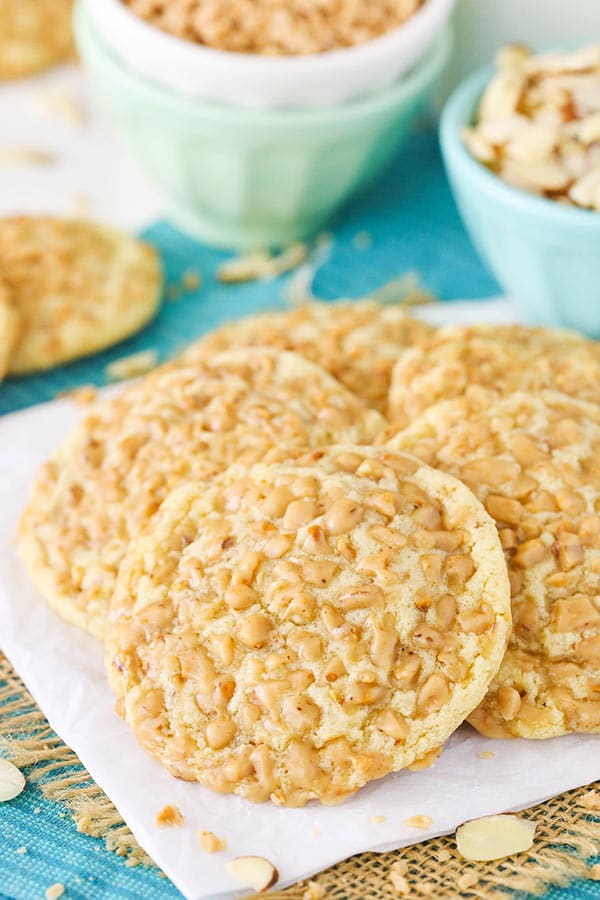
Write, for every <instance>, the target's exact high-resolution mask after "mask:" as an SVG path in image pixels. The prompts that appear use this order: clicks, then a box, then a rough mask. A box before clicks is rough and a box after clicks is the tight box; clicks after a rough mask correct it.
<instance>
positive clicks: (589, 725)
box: [388, 391, 600, 738]
mask: <svg viewBox="0 0 600 900" xmlns="http://www.w3.org/2000/svg"><path fill="white" fill-rule="evenodd" d="M388 446H390V447H392V448H393V449H394V450H403V451H405V452H410V453H415V454H416V455H418V456H419V457H420V458H422V459H423V460H424V461H425V462H427V463H429V464H431V465H434V466H439V467H440V469H443V470H444V471H447V472H450V473H451V474H452V475H455V476H456V477H458V478H460V479H461V480H462V481H464V483H465V484H466V485H467V486H468V487H469V488H471V490H472V491H473V492H474V493H475V495H476V496H477V497H478V498H479V500H481V501H482V503H483V504H484V506H485V508H486V509H487V511H488V512H489V513H490V515H491V516H492V517H493V518H494V519H495V521H496V523H497V526H498V530H499V534H500V540H501V542H502V546H503V547H504V551H505V556H506V561H507V564H508V568H509V574H510V581H511V588H512V615H513V635H512V638H511V642H510V645H509V649H508V651H507V654H506V657H505V660H504V662H503V664H502V667H501V669H500V671H499V673H498V675H497V677H496V678H495V679H494V681H493V683H492V685H491V687H490V691H489V693H488V695H487V697H486V698H485V700H484V701H483V703H482V704H481V706H480V707H479V708H478V709H477V710H476V711H475V712H474V713H473V714H472V716H471V717H470V719H469V721H470V722H471V723H472V724H473V725H474V726H475V728H477V730H478V731H480V732H481V733H482V734H484V735H486V736H488V737H526V738H549V737H555V736H557V735H561V734H566V733H568V732H594V731H600V514H599V511H600V462H599V460H600V408H599V407H597V406H596V405H595V404H590V403H585V402H582V401H578V400H574V399H572V398H570V397H568V396H566V395H564V394H560V393H557V392H553V391H545V392H542V393H540V394H539V395H535V396H532V395H528V394H525V393H516V394H513V395H510V396H507V397H505V398H497V397H494V396H493V395H490V394H485V393H483V392H475V393H474V395H472V396H466V397H462V398H460V399H458V400H450V401H447V402H445V403H440V404H439V405H438V406H434V407H432V408H431V409H429V410H428V411H427V412H426V413H425V414H424V415H423V416H422V417H421V418H420V419H418V420H417V421H416V422H414V423H413V424H412V425H411V426H410V427H409V428H407V429H406V430H405V431H403V432H400V433H399V434H397V435H396V437H395V438H394V439H393V440H392V442H391V443H390V444H389V445H388Z"/></svg>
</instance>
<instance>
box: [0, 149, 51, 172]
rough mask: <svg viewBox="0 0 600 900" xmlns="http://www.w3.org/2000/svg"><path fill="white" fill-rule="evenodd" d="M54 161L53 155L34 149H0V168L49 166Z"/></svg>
mask: <svg viewBox="0 0 600 900" xmlns="http://www.w3.org/2000/svg"><path fill="white" fill-rule="evenodd" d="M56 160H57V156H56V154H55V153H50V152H49V151H48V150H39V149H37V148H36V147H0V167H3V166H4V167H6V168H8V167H10V166H49V165H51V164H52V163H54V162H56Z"/></svg>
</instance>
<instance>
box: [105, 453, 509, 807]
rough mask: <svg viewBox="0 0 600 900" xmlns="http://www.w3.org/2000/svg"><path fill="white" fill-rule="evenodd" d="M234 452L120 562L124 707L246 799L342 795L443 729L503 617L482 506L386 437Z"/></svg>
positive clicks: (491, 652) (187, 773)
mask: <svg viewBox="0 0 600 900" xmlns="http://www.w3.org/2000/svg"><path fill="white" fill-rule="evenodd" d="M314 460H315V462H314V464H313V465H310V466H306V465H302V464H301V463H299V462H288V463H272V464H270V465H264V464H259V465H256V466H254V467H251V468H245V467H240V466H232V467H231V468H230V469H229V470H228V471H226V472H225V473H224V474H223V475H221V476H220V477H219V478H217V479H216V480H215V481H214V482H213V483H212V484H211V485H210V486H206V485H202V484H200V485H197V484H191V485H186V486H183V487H181V488H180V489H178V490H176V491H174V492H173V493H171V494H170V496H169V497H168V498H167V500H166V501H165V503H164V504H163V506H162V507H161V509H160V511H159V512H158V514H157V516H156V518H155V520H154V523H153V527H152V530H151V532H148V533H147V534H146V535H144V536H142V537H140V538H138V539H137V540H133V541H132V542H131V544H130V547H129V550H128V552H127V555H126V557H125V559H124V561H123V564H122V566H121V569H120V572H119V578H118V582H117V588H116V591H115V594H114V597H113V600H112V603H111V609H110V615H109V625H108V633H107V642H106V653H107V664H108V671H109V677H110V680H111V684H112V686H113V688H114V689H115V691H116V693H117V695H118V697H119V701H118V708H119V709H120V711H121V712H122V714H123V715H124V716H125V718H126V720H127V721H128V722H129V724H130V725H131V726H132V727H133V728H134V730H135V732H136V735H137V737H138V739H139V740H140V742H141V743H142V745H143V746H144V747H145V748H146V749H147V750H148V751H149V752H150V753H151V754H152V755H154V756H156V757H157V758H158V759H159V760H161V761H162V762H163V763H164V764H165V765H166V766H167V767H168V768H169V769H170V770H171V771H172V772H173V773H174V774H176V775H178V776H180V777H183V778H186V779H190V780H200V781H202V782H203V783H204V784H206V785H207V786H208V787H211V788H212V789H214V790H217V791H219V792H222V793H228V792H234V793H238V794H241V795H242V796H244V797H246V798H247V799H249V800H253V801H257V802H262V801H265V800H268V799H271V800H272V801H273V802H275V803H278V804H281V805H287V806H302V805H304V804H305V803H306V802H307V801H308V800H310V799H313V798H314V799H318V800H320V801H321V802H323V803H337V802H339V801H340V800H342V799H344V798H345V797H346V796H348V795H349V794H351V793H353V792H354V791H356V790H358V789H359V788H360V787H361V786H363V785H364V784H366V783H367V782H368V781H370V780H372V779H374V778H380V777H381V776H383V775H385V774H387V773H388V772H391V771H397V770H399V769H401V768H403V767H405V766H406V765H409V764H411V763H412V762H414V761H415V760H417V759H420V758H422V757H423V756H426V755H427V754H428V753H430V752H431V751H432V750H434V749H436V748H438V747H439V746H440V745H441V744H442V743H443V742H444V741H445V740H446V739H447V738H448V737H449V736H450V734H451V733H452V732H453V731H454V730H455V729H456V728H457V727H458V725H459V724H460V723H461V722H462V721H463V719H464V718H465V716H466V715H468V713H469V712H470V711H471V710H472V709H473V707H474V706H476V704H477V703H478V702H479V700H480V699H481V698H482V697H483V695H484V693H485V691H486V690H487V685H488V684H489V681H490V679H491V677H492V676H493V674H494V673H495V672H496V670H497V668H498V666H499V664H500V661H501V659H502V656H503V654H504V650H505V647H506V641H507V639H508V634H509V630H510V603H509V590H508V580H507V576H506V569H505V566H504V561H503V558H502V551H501V548H500V543H499V540H498V536H497V534H496V530H495V528H494V526H493V522H492V521H491V519H490V518H489V516H488V514H487V513H486V512H485V511H484V509H483V507H482V506H481V505H480V504H479V502H478V501H477V500H476V499H475V498H474V497H473V495H472V494H471V492H470V491H469V490H468V489H467V488H465V487H464V485H462V484H460V483H459V482H458V481H456V480H455V479H453V478H451V477H450V476H448V475H445V474H443V473H441V472H436V471H435V470H433V469H430V468H429V467H427V466H424V465H422V464H420V463H419V462H418V461H417V460H415V459H414V458H412V457H407V456H404V455H402V454H395V453H391V452H389V451H388V450H385V449H384V448H380V449H379V450H377V449H371V448H363V447H360V446H346V447H340V448H336V447H334V448H330V449H326V450H323V451H315V453H314Z"/></svg>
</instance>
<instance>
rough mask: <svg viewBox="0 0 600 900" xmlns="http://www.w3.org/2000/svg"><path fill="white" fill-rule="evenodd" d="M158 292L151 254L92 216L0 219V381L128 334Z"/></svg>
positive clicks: (149, 311) (152, 308) (151, 309)
mask: <svg viewBox="0 0 600 900" xmlns="http://www.w3.org/2000/svg"><path fill="white" fill-rule="evenodd" d="M0 9H1V0H0ZM161 293H162V274H161V267H160V263H159V260H158V255H157V253H156V251H155V250H154V249H153V248H152V247H151V246H150V245H148V244H146V243H144V242H143V241H139V240H137V239H135V238H132V237H130V236H129V235H126V234H123V233H121V232H119V231H115V230H113V229H112V228H106V227H104V226H101V225H94V224H92V223H91V222H79V221H66V220H60V219H52V218H36V217H29V216H18V217H14V218H7V219H0V380H2V378H3V377H4V376H5V375H6V374H7V373H8V374H12V375H23V374H26V373H29V372H37V371H41V370H43V369H50V368H52V367H53V366H58V365H61V364H62V363H66V362H69V361H71V360H73V359H77V358H79V357H81V356H87V355H88V354H90V353H96V352H98V351H99V350H103V349H104V348H105V347H109V346H110V345H111V344H115V343H117V342H118V341H121V340H123V339H124V338H126V337H129V335H131V334H133V333H134V332H136V331H138V330H139V329H140V328H142V327H143V326H144V325H145V324H146V323H147V322H148V321H149V320H150V319H151V318H152V316H153V315H154V314H155V313H156V311H157V309H158V305H159V303H160V298H161Z"/></svg>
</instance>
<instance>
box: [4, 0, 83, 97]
mask: <svg viewBox="0 0 600 900" xmlns="http://www.w3.org/2000/svg"><path fill="white" fill-rule="evenodd" d="M72 14H73V0H0V81H2V80H4V79H9V78H22V77H24V76H26V75H31V74H33V73H34V72H38V71H40V70H41V69H46V68H48V67H49V66H53V65H55V64H56V63H59V62H62V61H63V60H64V59H66V58H67V57H68V56H69V55H70V54H71V53H72V51H73V35H72V31H71V17H72Z"/></svg>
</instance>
